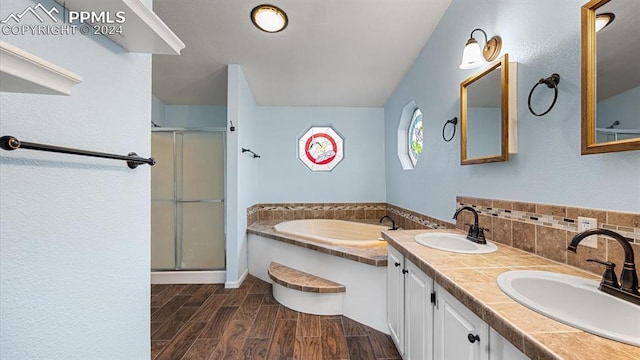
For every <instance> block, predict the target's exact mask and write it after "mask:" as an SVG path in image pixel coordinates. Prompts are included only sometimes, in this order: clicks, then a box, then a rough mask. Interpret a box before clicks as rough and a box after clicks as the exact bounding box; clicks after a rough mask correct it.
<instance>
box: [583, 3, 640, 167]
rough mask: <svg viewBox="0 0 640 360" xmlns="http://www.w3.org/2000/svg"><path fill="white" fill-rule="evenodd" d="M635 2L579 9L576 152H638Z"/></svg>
mask: <svg viewBox="0 0 640 360" xmlns="http://www.w3.org/2000/svg"><path fill="white" fill-rule="evenodd" d="M638 14H640V1H638V0H593V1H590V2H588V3H587V4H585V5H583V6H582V154H583V155H586V154H597V153H605V152H614V151H629V150H640V61H638V59H639V58H640V36H638V34H640V21H638V18H637V15H638Z"/></svg>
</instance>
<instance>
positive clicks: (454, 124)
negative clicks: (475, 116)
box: [442, 117, 458, 142]
mask: <svg viewBox="0 0 640 360" xmlns="http://www.w3.org/2000/svg"><path fill="white" fill-rule="evenodd" d="M448 124H453V134H451V137H450V138H449V139H447V138H446V136H445V135H444V130H445V129H446V128H447V125H448ZM456 125H458V118H457V117H454V118H453V119H451V120H447V122H446V123H444V126H443V127H442V138H443V139H444V141H446V142H449V141H451V139H453V137H454V136H456Z"/></svg>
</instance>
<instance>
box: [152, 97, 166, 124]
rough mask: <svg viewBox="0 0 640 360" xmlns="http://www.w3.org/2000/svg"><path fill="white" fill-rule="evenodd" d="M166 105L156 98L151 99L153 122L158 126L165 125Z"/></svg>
mask: <svg viewBox="0 0 640 360" xmlns="http://www.w3.org/2000/svg"><path fill="white" fill-rule="evenodd" d="M165 107H166V105H165V104H164V103H163V102H162V100H160V99H158V98H157V97H155V96H152V97H151V121H153V123H154V124H156V125H158V126H162V125H164V120H165Z"/></svg>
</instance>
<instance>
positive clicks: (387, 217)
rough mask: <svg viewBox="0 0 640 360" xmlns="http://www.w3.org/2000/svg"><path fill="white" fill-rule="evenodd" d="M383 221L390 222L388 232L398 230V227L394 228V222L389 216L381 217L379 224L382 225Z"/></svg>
mask: <svg viewBox="0 0 640 360" xmlns="http://www.w3.org/2000/svg"><path fill="white" fill-rule="evenodd" d="M384 219H389V221H391V228H390V229H389V230H398V227H397V226H396V222H395V221H394V220H393V219H392V218H391V216H389V215H385V216H383V217H381V218H380V223H382V220H384Z"/></svg>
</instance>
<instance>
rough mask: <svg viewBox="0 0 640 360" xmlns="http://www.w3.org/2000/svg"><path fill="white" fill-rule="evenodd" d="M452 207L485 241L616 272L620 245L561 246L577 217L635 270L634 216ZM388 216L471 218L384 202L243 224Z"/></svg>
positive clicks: (462, 202) (500, 203)
mask: <svg viewBox="0 0 640 360" xmlns="http://www.w3.org/2000/svg"><path fill="white" fill-rule="evenodd" d="M456 203H457V207H458V208H459V207H462V206H471V207H473V208H474V209H476V211H477V212H478V215H479V222H480V226H482V227H483V228H486V229H487V230H488V231H487V232H486V233H485V235H486V238H487V239H488V240H492V241H495V242H499V243H502V244H506V245H509V246H513V247H515V248H518V249H521V250H524V251H528V252H531V253H534V254H537V255H539V256H542V257H545V258H548V259H551V260H555V261H558V262H561V263H564V264H569V265H572V266H576V267H579V268H581V269H584V270H587V271H590V272H592V273H595V274H601V273H602V272H603V270H604V269H603V268H602V266H601V265H599V264H596V263H591V262H586V260H587V259H600V260H607V261H611V262H614V263H616V264H617V267H616V270H617V272H618V273H619V271H620V269H622V262H623V259H624V253H623V250H622V247H621V246H620V244H618V243H617V241H616V240H614V239H611V238H609V237H604V236H598V247H597V249H594V248H589V247H585V246H578V252H577V253H572V252H568V251H567V250H566V249H567V246H568V245H569V242H570V241H571V239H572V238H573V236H574V235H576V234H577V232H578V225H577V223H578V217H579V216H584V217H589V218H595V219H597V220H598V227H599V228H603V229H609V230H613V231H616V232H618V233H620V234H621V235H622V236H624V237H626V238H627V239H628V241H629V242H630V243H631V244H632V247H633V249H634V252H635V262H636V264H637V265H638V267H640V214H639V213H625V212H617V211H610V210H597V209H587V208H577V207H571V206H562V205H548V204H538V203H528V202H519V201H507V200H496V199H483V198H474V197H457V198H456ZM384 215H389V216H391V217H392V218H393V219H394V220H395V221H396V224H397V225H398V226H399V227H400V228H402V229H452V228H458V229H461V230H464V231H467V230H468V226H467V225H466V224H470V223H473V214H472V213H471V212H469V211H463V212H461V213H460V215H459V216H458V219H457V222H456V223H455V224H453V223H450V222H446V221H442V220H439V219H435V218H432V217H430V216H427V215H423V214H420V213H418V212H415V211H412V210H408V209H404V208H401V207H398V206H395V205H391V204H387V203H280V204H256V205H253V206H251V207H249V208H248V209H247V224H251V223H253V222H255V221H258V220H298V219H340V220H377V219H379V218H381V217H382V216H384Z"/></svg>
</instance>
